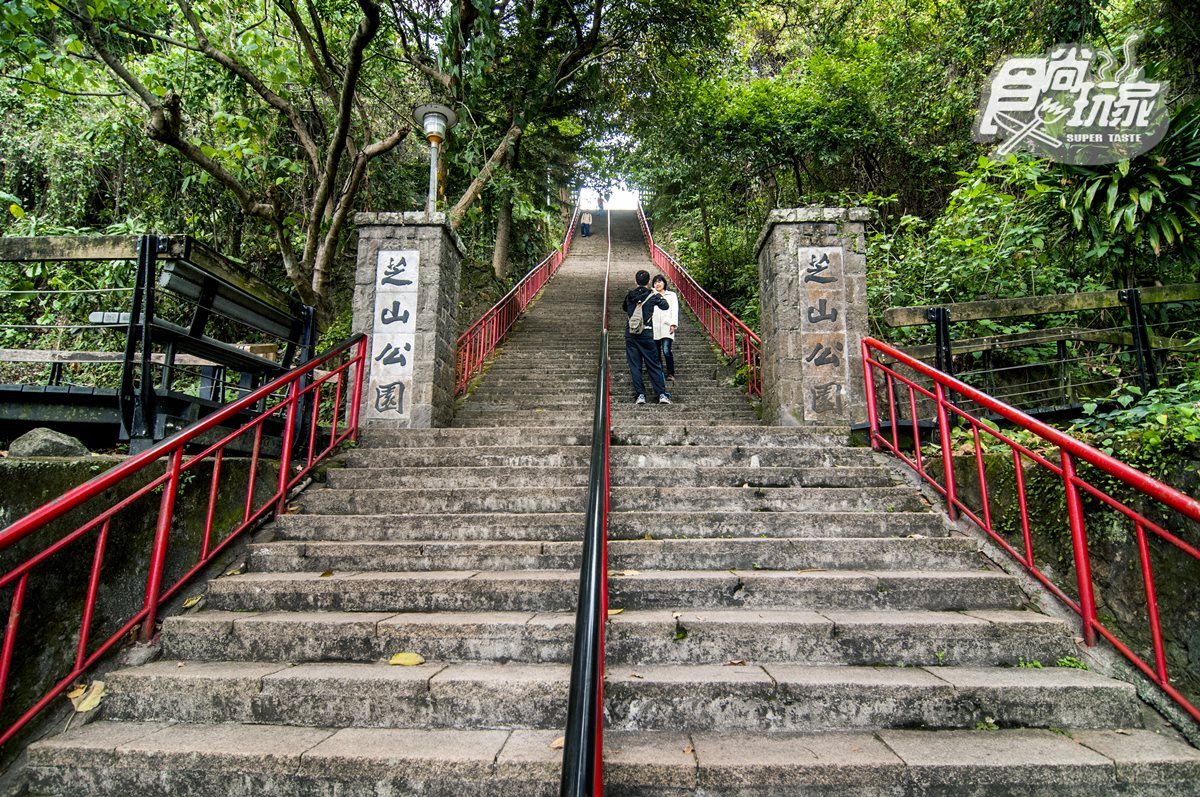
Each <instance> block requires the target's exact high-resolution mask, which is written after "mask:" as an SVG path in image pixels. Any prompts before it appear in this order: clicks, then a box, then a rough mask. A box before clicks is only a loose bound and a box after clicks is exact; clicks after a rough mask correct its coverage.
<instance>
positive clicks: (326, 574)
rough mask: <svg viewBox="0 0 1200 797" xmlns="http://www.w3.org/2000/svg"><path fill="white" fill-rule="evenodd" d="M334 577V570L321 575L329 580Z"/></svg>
mask: <svg viewBox="0 0 1200 797" xmlns="http://www.w3.org/2000/svg"><path fill="white" fill-rule="evenodd" d="M332 575H333V571H332V570H326V571H325V572H324V573H322V574H321V578H329V577H330V576H332Z"/></svg>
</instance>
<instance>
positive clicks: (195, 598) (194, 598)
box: [183, 595, 204, 609]
mask: <svg viewBox="0 0 1200 797" xmlns="http://www.w3.org/2000/svg"><path fill="white" fill-rule="evenodd" d="M202 600H204V596H203V595H193V596H192V597H190V598H188V599H187V600H185V601H184V602H183V608H185V609H190V608H192V607H193V606H195V605H196V604H197V603H199V602H200V601H202Z"/></svg>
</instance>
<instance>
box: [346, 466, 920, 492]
mask: <svg viewBox="0 0 1200 797" xmlns="http://www.w3.org/2000/svg"><path fill="white" fill-rule="evenodd" d="M587 479H588V468H587V467H586V462H585V464H580V465H573V466H566V465H562V464H559V465H555V466H547V465H545V464H540V463H539V464H538V465H516V464H514V465H505V466H503V467H496V466H494V465H493V466H470V467H421V468H414V469H412V470H408V471H404V472H398V471H397V470H396V469H395V468H333V469H331V470H330V471H329V472H328V473H327V475H326V478H325V484H326V485H327V486H328V487H330V488H332V489H347V488H354V487H358V486H360V485H363V484H369V485H371V486H372V487H374V488H378V489H385V488H386V489H391V488H396V487H422V486H428V487H435V488H436V487H440V486H442V485H446V484H462V485H468V486H471V487H509V488H513V487H534V486H537V485H547V484H555V485H558V486H561V487H586V486H587ZM611 480H612V483H613V484H617V485H623V486H634V485H639V486H659V487H684V486H691V487H704V486H710V487H743V486H750V487H852V486H853V487H860V488H861V487H890V486H894V485H895V484H896V483H897V477H896V476H895V474H894V473H893V472H892V471H890V470H888V469H886V468H883V467H881V466H878V465H877V466H874V467H866V468H853V467H841V468H763V467H759V468H749V467H743V468H734V467H719V468H707V467H700V468H691V469H686V468H683V467H679V466H658V467H649V466H642V467H637V466H614V467H613V468H612V470H611Z"/></svg>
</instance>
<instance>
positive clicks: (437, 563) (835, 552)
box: [250, 537, 980, 572]
mask: <svg viewBox="0 0 1200 797" xmlns="http://www.w3.org/2000/svg"><path fill="white" fill-rule="evenodd" d="M978 547H979V546H978V543H977V542H976V541H975V540H973V539H970V538H968V537H940V538H929V539H919V540H918V539H888V538H885V539H861V538H851V539H836V538H826V539H754V538H747V539H725V540H723V539H710V540H682V539H676V540H613V541H611V542H610V544H609V549H608V557H609V567H610V568H611V569H612V570H701V569H707V570H803V569H809V568H824V569H832V568H839V567H840V568H843V569H856V570H879V569H883V570H915V569H918V568H930V569H950V570H967V569H971V568H973V567H977V566H978V565H979V563H980V560H979V556H978ZM580 549H581V545H580V543H579V542H574V541H573V542H542V541H540V540H528V541H513V542H457V541H455V542H430V541H413V542H399V541H397V542H381V541H375V540H372V541H364V542H313V541H306V542H301V541H275V542H267V543H256V544H254V545H253V546H251V560H250V566H251V569H252V570H255V571H263V572H265V571H271V572H286V571H292V572H296V571H306V570H316V571H320V572H324V571H326V570H333V571H347V570H350V571H360V570H368V569H375V570H389V571H402V570H403V571H408V570H577V569H578V568H579V557H580Z"/></svg>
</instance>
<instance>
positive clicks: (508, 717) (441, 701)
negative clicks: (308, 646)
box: [104, 659, 570, 729]
mask: <svg viewBox="0 0 1200 797" xmlns="http://www.w3.org/2000/svg"><path fill="white" fill-rule="evenodd" d="M569 680H570V666H569V665H564V664H477V663H452V664H448V663H444V662H426V663H425V664H421V665H419V666H415V667H405V666H391V665H389V664H388V663H387V662H374V663H369V664H363V663H353V662H312V663H307V664H295V665H292V664H287V663H278V662H245V661H232V662H231V661H177V660H173V659H164V660H159V661H155V662H151V663H150V664H144V665H142V666H140V667H134V668H130V669H125V670H117V671H116V672H112V673H109V674H108V678H107V679H106V681H105V683H106V685H107V693H106V699H105V706H104V709H105V711H104V713H105V717H106V718H107V719H114V720H121V721H135V722H161V721H164V720H172V721H176V722H246V723H261V724H271V725H297V726H305V727H318V728H320V727H334V728H338V727H358V728H464V729H465V728H472V727H480V728H542V729H557V728H562V727H563V725H564V724H565V722H566V714H567V692H568V682H569Z"/></svg>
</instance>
